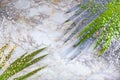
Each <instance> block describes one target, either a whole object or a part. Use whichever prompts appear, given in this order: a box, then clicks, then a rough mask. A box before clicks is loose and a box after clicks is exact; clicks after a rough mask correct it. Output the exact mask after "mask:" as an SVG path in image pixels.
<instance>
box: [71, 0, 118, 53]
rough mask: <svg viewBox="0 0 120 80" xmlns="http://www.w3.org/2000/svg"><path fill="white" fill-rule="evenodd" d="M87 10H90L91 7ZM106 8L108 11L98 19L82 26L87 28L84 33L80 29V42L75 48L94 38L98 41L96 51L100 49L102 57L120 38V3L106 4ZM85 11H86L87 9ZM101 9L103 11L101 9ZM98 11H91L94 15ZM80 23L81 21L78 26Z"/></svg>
mask: <svg viewBox="0 0 120 80" xmlns="http://www.w3.org/2000/svg"><path fill="white" fill-rule="evenodd" d="M90 4H91V3H90ZM94 4H95V3H94ZM98 6H99V5H98ZM93 7H94V6H93ZM87 8H89V5H88V7H87ZM106 8H107V9H105V11H103V12H102V13H101V14H99V16H98V17H97V18H95V19H93V20H91V21H90V22H88V24H86V25H82V26H86V27H85V28H84V29H83V30H82V31H80V29H78V30H79V31H80V32H79V35H78V38H79V41H78V42H77V43H76V44H75V45H74V47H77V46H79V45H81V44H82V43H84V42H85V41H86V40H87V39H90V38H94V39H95V40H96V45H95V49H96V48H100V50H99V52H100V53H99V54H100V55H102V54H103V53H105V52H106V51H107V49H108V48H109V47H110V45H111V42H112V41H113V39H114V38H119V36H120V10H119V9H120V1H119V0H113V1H111V2H108V3H107V4H106ZM84 9H86V7H85V8H84ZM99 9H101V7H100V8H99ZM97 10H98V9H97V7H95V9H91V11H93V13H92V14H94V13H97V12H98V11H99V10H98V11H97ZM101 10H102V9H101ZM91 11H90V12H91ZM88 15H89V14H88ZM94 15H95V14H94ZM90 16H91V15H90ZM88 18H90V17H88ZM78 23H79V21H78V22H77V23H76V24H78ZM74 27H75V26H74ZM78 27H80V26H78ZM69 38H70V37H69Z"/></svg>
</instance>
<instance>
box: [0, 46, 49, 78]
mask: <svg viewBox="0 0 120 80" xmlns="http://www.w3.org/2000/svg"><path fill="white" fill-rule="evenodd" d="M5 49H6V45H5V46H3V47H2V48H1V49H0V52H1V51H5ZM45 49H46V48H42V49H39V50H36V51H34V52H32V53H30V54H27V53H24V54H23V55H22V56H20V57H19V58H17V59H16V60H15V61H14V62H13V63H11V64H10V66H8V68H7V69H6V70H5V71H4V72H3V73H2V74H1V75H0V80H7V79H9V78H10V77H12V76H13V75H15V74H17V73H19V72H20V71H22V70H23V69H25V68H27V67H29V66H31V65H33V64H35V63H37V62H38V61H40V60H42V59H43V58H44V57H46V56H47V54H45V55H42V56H39V57H37V58H34V57H35V56H36V55H37V54H39V53H40V52H42V51H43V50H45ZM13 51H14V48H12V49H11V51H10V52H9V54H8V55H7V56H6V60H5V61H3V62H2V63H6V62H7V61H8V60H9V59H10V57H11V55H12V53H13ZM1 67H2V66H1ZM44 67H45V66H43V67H39V68H38V69H35V70H33V71H31V72H29V73H27V74H26V75H23V76H20V77H18V78H16V79H17V80H21V78H22V79H23V78H28V77H30V76H32V75H33V74H35V73H36V72H38V71H39V70H41V69H43V68H44Z"/></svg>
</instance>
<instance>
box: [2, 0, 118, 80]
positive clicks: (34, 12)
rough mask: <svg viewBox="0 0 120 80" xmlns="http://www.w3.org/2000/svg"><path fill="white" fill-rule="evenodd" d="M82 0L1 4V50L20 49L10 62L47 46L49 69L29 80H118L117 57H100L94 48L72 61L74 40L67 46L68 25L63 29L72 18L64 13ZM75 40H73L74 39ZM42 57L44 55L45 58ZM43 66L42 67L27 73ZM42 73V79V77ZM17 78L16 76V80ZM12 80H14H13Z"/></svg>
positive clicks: (14, 0) (13, 0) (8, 1)
mask: <svg viewBox="0 0 120 80" xmlns="http://www.w3.org/2000/svg"><path fill="white" fill-rule="evenodd" d="M80 1H81V0H2V1H1V2H2V3H3V5H1V6H0V15H1V16H0V38H1V39H0V46H2V45H3V44H5V43H6V42H7V43H10V44H15V45H17V49H16V51H15V54H14V55H13V57H12V59H11V62H12V61H13V60H14V59H16V57H18V56H20V55H22V54H21V53H23V52H25V51H28V52H30V51H33V50H36V49H38V48H40V47H44V46H47V47H48V48H47V50H46V51H45V52H44V53H48V54H49V55H48V56H47V57H46V58H45V59H44V60H43V61H42V65H48V67H47V68H46V69H44V70H43V71H41V72H39V73H37V74H36V75H34V76H32V77H30V78H29V79H28V80H119V79H120V77H119V73H120V72H119V64H117V63H116V64H113V62H112V61H115V62H117V60H116V59H115V58H116V57H111V56H108V59H107V58H104V57H97V56H96V55H95V54H94V51H93V49H92V48H93V47H92V46H88V47H86V48H85V49H84V50H83V51H82V53H81V54H80V55H78V56H77V57H76V58H74V59H73V60H71V58H70V57H71V55H73V54H75V52H74V51H75V50H74V49H73V48H71V45H72V40H71V41H69V42H68V43H66V44H64V38H63V36H62V33H63V31H64V30H65V29H66V28H67V27H68V26H69V24H66V25H62V23H63V22H64V21H65V20H66V19H68V17H69V16H71V15H72V14H69V15H68V14H65V12H66V11H67V10H68V9H70V8H71V7H72V6H74V5H76V4H77V3H78V2H80ZM73 40H74V39H73ZM44 53H43V54H44ZM109 59H110V60H111V62H109V61H108V60H109ZM39 66H41V65H40V64H39V63H37V64H35V65H33V66H32V67H30V68H28V69H25V70H24V71H23V72H21V73H19V74H17V75H16V76H19V75H22V74H23V73H25V72H26V71H30V70H33V69H34V68H37V67H39ZM41 73H42V75H41ZM13 77H15V76H13ZM10 80H12V78H11V79H10Z"/></svg>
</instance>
